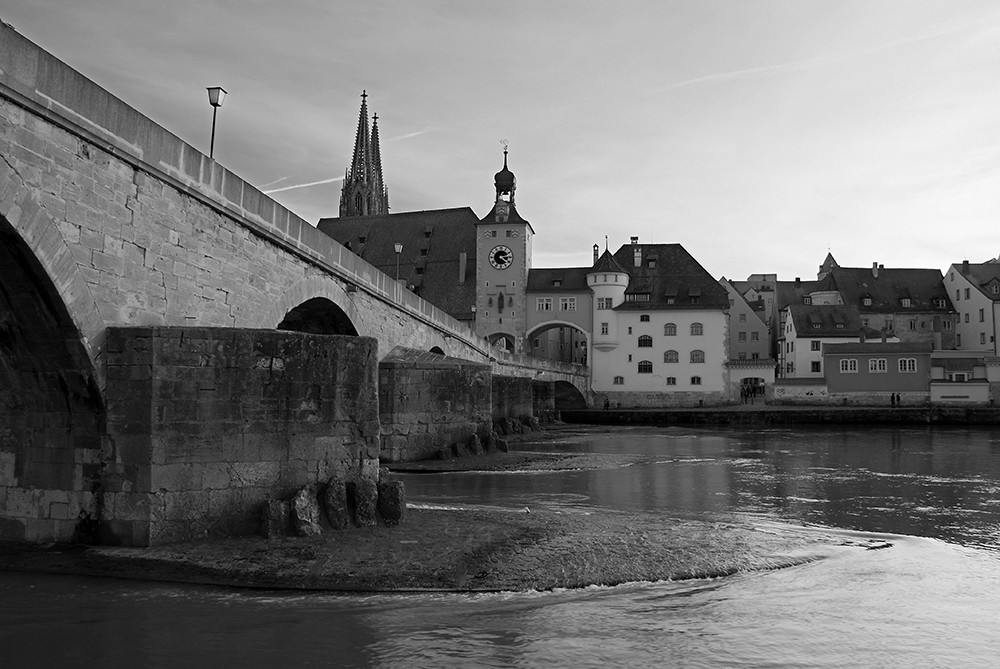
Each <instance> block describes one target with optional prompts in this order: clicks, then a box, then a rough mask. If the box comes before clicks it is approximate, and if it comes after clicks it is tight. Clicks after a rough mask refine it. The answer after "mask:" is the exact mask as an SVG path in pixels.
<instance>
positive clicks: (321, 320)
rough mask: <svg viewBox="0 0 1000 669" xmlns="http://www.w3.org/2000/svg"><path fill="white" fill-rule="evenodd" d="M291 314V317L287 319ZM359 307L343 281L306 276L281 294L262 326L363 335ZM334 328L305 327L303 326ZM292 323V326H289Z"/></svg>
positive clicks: (319, 332) (320, 332) (266, 315)
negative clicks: (360, 328)
mask: <svg viewBox="0 0 1000 669" xmlns="http://www.w3.org/2000/svg"><path fill="white" fill-rule="evenodd" d="M290 316H291V318H292V320H291V321H288V322H286V319H288V318H289V317H290ZM357 323H359V318H358V313H357V307H356V306H355V305H354V301H353V300H352V299H351V297H350V295H348V294H347V292H346V291H345V290H344V289H343V288H341V287H340V284H339V283H337V282H336V281H334V280H332V279H330V278H329V277H320V276H307V277H305V278H303V279H301V280H299V281H298V282H296V283H295V284H293V285H292V286H291V287H290V288H289V289H288V290H286V291H285V292H284V293H282V295H281V297H280V298H279V299H278V300H277V301H276V302H275V304H274V305H272V306H271V308H270V309H269V310H268V312H267V313H266V314H265V315H264V317H263V322H262V323H261V324H260V327H263V328H277V329H280V330H299V331H300V332H312V333H314V334H352V335H359V334H363V333H362V332H360V331H359V330H358V327H357ZM282 324H284V325H286V327H282ZM306 324H308V325H309V326H311V327H327V328H328V327H333V328H335V329H336V330H338V331H336V332H331V331H329V330H328V329H322V330H315V329H313V330H303V329H300V327H301V326H303V325H306ZM288 325H292V326H293V327H287V326H288Z"/></svg>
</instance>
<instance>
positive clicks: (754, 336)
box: [750, 332, 760, 341]
mask: <svg viewBox="0 0 1000 669" xmlns="http://www.w3.org/2000/svg"><path fill="white" fill-rule="evenodd" d="M750 341H760V333H759V332H751V333H750Z"/></svg>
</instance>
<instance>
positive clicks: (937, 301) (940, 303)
mask: <svg viewBox="0 0 1000 669" xmlns="http://www.w3.org/2000/svg"><path fill="white" fill-rule="evenodd" d="M934 308H935V309H944V308H945V301H944V298H943V297H935V298H934Z"/></svg>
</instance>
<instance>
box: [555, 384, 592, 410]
mask: <svg viewBox="0 0 1000 669" xmlns="http://www.w3.org/2000/svg"><path fill="white" fill-rule="evenodd" d="M553 385H554V391H555V397H554V400H555V408H556V410H557V411H561V410H563V409H586V408H587V399H586V398H585V397H584V396H583V393H581V392H580V389H579V388H577V387H576V386H574V385H573V384H572V383H570V382H569V381H556V382H555V383H554V384H553Z"/></svg>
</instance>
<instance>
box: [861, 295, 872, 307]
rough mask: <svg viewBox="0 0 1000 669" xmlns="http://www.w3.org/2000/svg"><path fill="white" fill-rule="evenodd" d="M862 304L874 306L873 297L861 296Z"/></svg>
mask: <svg viewBox="0 0 1000 669" xmlns="http://www.w3.org/2000/svg"><path fill="white" fill-rule="evenodd" d="M861 304H862V305H863V306H866V307H870V306H872V298H870V297H862V298H861Z"/></svg>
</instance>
